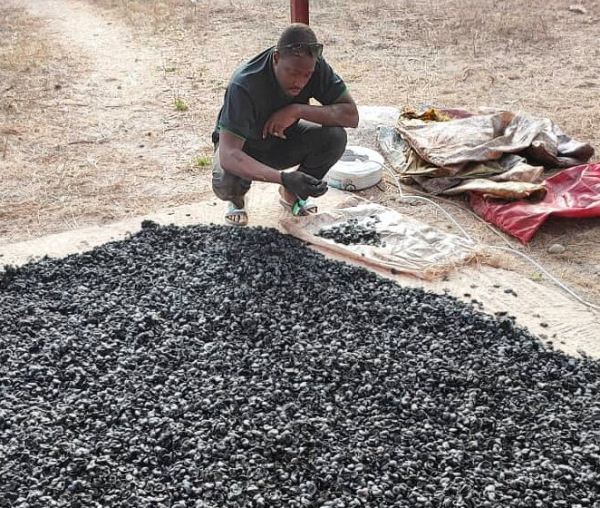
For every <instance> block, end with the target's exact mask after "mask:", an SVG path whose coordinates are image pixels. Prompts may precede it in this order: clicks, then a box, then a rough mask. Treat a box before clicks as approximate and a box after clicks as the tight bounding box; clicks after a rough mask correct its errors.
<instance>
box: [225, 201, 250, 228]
mask: <svg viewBox="0 0 600 508" xmlns="http://www.w3.org/2000/svg"><path fill="white" fill-rule="evenodd" d="M225 222H226V223H227V224H229V225H230V226H245V225H246V224H248V212H246V208H245V207H244V203H243V201H242V203H241V204H240V203H237V204H236V203H229V207H228V208H227V213H226V214H225Z"/></svg>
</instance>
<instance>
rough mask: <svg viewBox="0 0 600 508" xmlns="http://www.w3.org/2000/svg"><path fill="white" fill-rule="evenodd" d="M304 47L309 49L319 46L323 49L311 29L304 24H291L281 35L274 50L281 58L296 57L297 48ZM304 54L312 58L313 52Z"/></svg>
mask: <svg viewBox="0 0 600 508" xmlns="http://www.w3.org/2000/svg"><path fill="white" fill-rule="evenodd" d="M304 46H306V47H307V48H311V49H312V48H314V47H316V46H320V47H321V50H322V48H323V47H322V45H321V44H319V42H318V41H317V36H316V35H315V32H313V30H312V28H310V27H309V26H308V25H305V24H304V23H292V24H291V25H290V26H288V27H287V28H286V29H285V30H284V31H283V32H282V33H281V35H280V37H279V40H278V41H277V47H276V48H277V51H279V53H280V54H281V55H282V56H291V55H295V56H298V47H304ZM306 54H309V55H311V56H314V55H313V51H310V52H309V51H306Z"/></svg>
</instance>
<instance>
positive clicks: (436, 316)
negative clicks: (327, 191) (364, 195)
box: [0, 222, 600, 508]
mask: <svg viewBox="0 0 600 508" xmlns="http://www.w3.org/2000/svg"><path fill="white" fill-rule="evenodd" d="M0 308H1V309H2V312H1V314H0V507H2V508H5V507H6V508H8V507H11V508H26V507H29V508H33V507H40V508H51V507H81V508H89V507H124V506H126V507H153V508H160V507H171V508H184V507H186V508H190V507H194V508H200V507H203V508H209V507H210V508H223V507H282V508H283V507H286V508H292V507H299V508H300V507H315V508H316V507H323V508H324V507H331V508H359V507H378V508H386V507H406V508H409V507H410V508H418V507H499V508H500V507H502V508H509V507H532V508H533V507H543V508H551V507H565V508H578V507H580V508H581V507H595V508H597V507H600V363H599V362H597V361H595V360H592V359H590V358H587V357H583V358H581V359H576V358H572V357H569V356H566V355H564V354H562V353H560V352H558V351H553V350H552V349H548V348H547V347H544V346H543V345H542V344H541V343H540V342H538V340H536V339H535V338H533V337H532V336H530V335H529V334H528V333H527V332H525V331H523V330H522V329H520V328H519V327H518V326H517V325H516V324H515V323H514V320H512V319H510V318H506V317H503V318H496V317H493V316H488V315H484V314H482V313H480V312H478V311H476V310H475V309H474V308H473V307H472V306H469V305H467V304H463V303H460V302H458V301H456V300H454V299H453V298H451V297H449V296H445V295H434V294H430V293H427V292H424V291H422V290H419V289H408V288H402V287H399V286H396V285H394V284H393V283H392V282H390V281H386V280H383V279H381V278H379V277H377V276H376V275H374V274H372V273H369V272H367V271H364V270H362V269H359V268H356V267H352V266H350V265H346V264H342V263H338V262H333V261H330V260H327V259H326V258H324V257H322V256H321V255H319V254H317V253H315V252H313V251H311V250H309V249H307V248H306V247H305V246H303V245H302V244H301V243H300V242H299V241H297V240H295V239H294V238H291V237H288V236H284V235H281V234H279V233H277V232H276V231H274V230H268V229H260V228H258V229H244V228H224V227H218V226H205V227H189V228H177V227H173V226H170V227H158V226H157V225H156V224H153V223H150V222H146V223H144V229H143V230H142V231H141V232H140V233H139V234H137V235H135V236H133V237H131V238H129V239H127V240H126V241H122V242H114V243H111V244H107V245H105V246H102V247H101V248H97V249H95V250H93V251H91V252H89V253H84V254H81V255H74V256H70V257H67V258H65V259H62V260H42V261H40V262H37V263H34V264H29V265H27V266H25V267H23V268H18V269H14V268H10V269H7V270H6V272H5V273H4V274H3V276H2V278H1V279H0Z"/></svg>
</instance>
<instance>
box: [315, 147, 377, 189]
mask: <svg viewBox="0 0 600 508" xmlns="http://www.w3.org/2000/svg"><path fill="white" fill-rule="evenodd" d="M384 162H385V160H384V158H383V156H382V155H381V154H380V153H378V152H376V151H375V150H371V149H370V148H364V147H362V146H348V147H346V151H345V152H344V154H343V155H342V157H341V158H340V160H339V161H338V162H336V163H335V164H334V165H333V166H332V168H331V169H330V170H329V172H328V173H327V175H326V176H325V181H326V182H328V184H329V185H330V186H331V187H336V188H338V189H344V190H360V189H366V188H368V187H372V186H373V185H376V184H377V183H379V181H380V180H381V176H382V166H383V164H384Z"/></svg>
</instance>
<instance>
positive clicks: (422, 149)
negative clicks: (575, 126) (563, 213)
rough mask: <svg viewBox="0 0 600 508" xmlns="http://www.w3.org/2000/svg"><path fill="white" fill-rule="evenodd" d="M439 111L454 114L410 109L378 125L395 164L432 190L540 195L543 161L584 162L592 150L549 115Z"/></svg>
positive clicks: (555, 163) (385, 149)
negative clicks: (394, 120)
mask: <svg viewBox="0 0 600 508" xmlns="http://www.w3.org/2000/svg"><path fill="white" fill-rule="evenodd" d="M435 111H436V112H437V113H439V115H440V117H450V118H452V120H451V121H433V122H432V121H428V122H425V121H423V120H421V118H430V116H431V115H427V114H425V115H420V116H417V117H415V115H414V114H411V115H409V117H410V118H402V117H401V118H400V119H399V121H398V124H397V126H396V127H395V128H390V127H388V126H383V127H381V128H380V129H379V131H378V142H379V145H380V148H381V150H382V151H383V153H384V154H385V155H386V158H387V159H388V162H389V163H390V164H391V166H392V167H393V168H394V170H395V171H396V172H397V173H399V174H401V175H402V176H407V177H410V178H411V179H412V180H414V181H415V182H417V183H418V184H419V185H420V186H421V187H423V188H424V189H425V190H426V191H428V192H430V193H433V194H447V195H453V194H460V193H463V192H468V191H478V192H485V193H487V194H490V195H495V196H498V197H502V198H507V199H509V198H510V199H520V198H523V197H528V196H532V195H533V196H537V197H539V196H540V195H542V194H543V192H544V188H543V185H542V184H541V183H540V180H541V175H542V173H543V171H544V167H543V166H548V167H569V166H573V165H577V164H582V163H584V162H587V161H588V160H589V158H590V157H591V156H592V155H593V153H594V149H593V148H592V147H591V146H590V145H589V144H586V143H580V142H578V141H575V140H573V139H571V138H569V137H567V136H566V135H564V134H563V133H562V131H561V130H560V128H559V127H558V126H556V125H555V124H554V123H553V122H552V121H551V120H549V119H546V118H541V119H537V118H533V117H529V116H527V115H522V114H515V113H511V112H509V111H497V110H490V109H486V110H484V113H486V114H480V115H473V114H472V113H470V112H467V111H463V110H445V109H440V110H435ZM425 113H427V112H425ZM469 180H471V181H469ZM473 180H474V181H473ZM509 182H510V183H509ZM520 182H523V183H520Z"/></svg>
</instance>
